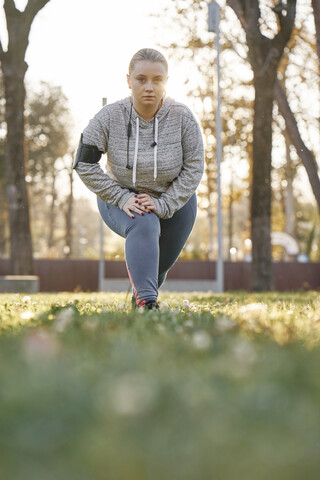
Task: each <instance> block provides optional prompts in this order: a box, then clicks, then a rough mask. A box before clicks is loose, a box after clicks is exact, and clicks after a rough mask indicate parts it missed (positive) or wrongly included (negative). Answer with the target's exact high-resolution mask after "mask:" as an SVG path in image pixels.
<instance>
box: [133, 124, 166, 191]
mask: <svg viewBox="0 0 320 480" xmlns="http://www.w3.org/2000/svg"><path fill="white" fill-rule="evenodd" d="M158 124H159V121H158V119H157V118H156V117H155V118H154V134H153V143H152V145H151V146H152V147H153V148H154V150H153V180H154V181H156V179H157V175H158V158H157V155H158ZM139 128H140V123H139V117H138V116H137V118H136V142H135V147H134V158H133V169H132V184H133V186H135V185H136V180H137V164H138V150H139ZM130 134H131V129H130ZM128 151H129V134H128ZM127 154H128V155H129V153H128V152H127ZM128 155H127V156H128ZM127 168H130V167H129V157H128V158H127Z"/></svg>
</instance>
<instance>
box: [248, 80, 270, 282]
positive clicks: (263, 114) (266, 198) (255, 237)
mask: <svg viewBox="0 0 320 480" xmlns="http://www.w3.org/2000/svg"><path fill="white" fill-rule="evenodd" d="M270 85H271V86H270ZM254 86H255V101H254V112H255V115H254V122H253V159H254V161H253V164H252V189H251V239H252V277H251V288H252V290H254V291H263V290H271V289H272V261H271V222H270V218H271V161H270V159H271V148H272V106H273V87H272V81H270V76H263V77H258V78H257V77H255V80H254Z"/></svg>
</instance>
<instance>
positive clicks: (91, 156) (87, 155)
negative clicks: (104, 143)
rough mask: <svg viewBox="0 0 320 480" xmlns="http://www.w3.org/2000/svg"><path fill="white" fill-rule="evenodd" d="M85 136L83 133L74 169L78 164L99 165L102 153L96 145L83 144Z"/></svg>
mask: <svg viewBox="0 0 320 480" xmlns="http://www.w3.org/2000/svg"><path fill="white" fill-rule="evenodd" d="M82 140H83V134H82V133H81V137H80V142H79V146H78V150H77V153H76V156H75V157H74V162H73V165H72V168H76V166H77V165H78V162H84V163H98V162H99V160H100V158H101V155H102V152H100V150H99V149H98V147H96V146H95V145H88V144H86V143H83V141H82Z"/></svg>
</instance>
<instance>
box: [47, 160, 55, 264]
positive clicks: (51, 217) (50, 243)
mask: <svg viewBox="0 0 320 480" xmlns="http://www.w3.org/2000/svg"><path fill="white" fill-rule="evenodd" d="M52 170H54V166H53V168H52ZM55 182H56V176H55V174H54V172H53V173H52V184H51V204H50V207H49V218H48V220H49V232H48V253H49V257H51V254H52V248H53V246H54V227H55V207H56V199H57V192H56V186H55Z"/></svg>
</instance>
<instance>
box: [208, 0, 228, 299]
mask: <svg viewBox="0 0 320 480" xmlns="http://www.w3.org/2000/svg"><path fill="white" fill-rule="evenodd" d="M219 25H220V6H219V5H218V3H217V2H210V3H209V4H208V31H209V32H214V33H215V34H216V42H215V43H216V49H217V57H216V72H217V106H216V158H217V195H218V204H217V227H218V258H217V263H216V266H217V268H216V291H217V292H218V293H222V292H223V291H224V269H223V223H222V201H221V162H222V141H221V132H222V121H221V89H220V28H219Z"/></svg>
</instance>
